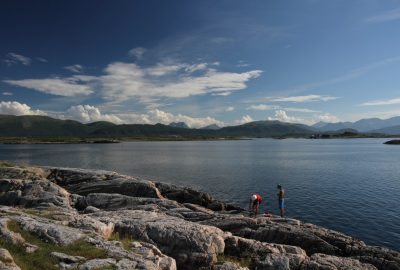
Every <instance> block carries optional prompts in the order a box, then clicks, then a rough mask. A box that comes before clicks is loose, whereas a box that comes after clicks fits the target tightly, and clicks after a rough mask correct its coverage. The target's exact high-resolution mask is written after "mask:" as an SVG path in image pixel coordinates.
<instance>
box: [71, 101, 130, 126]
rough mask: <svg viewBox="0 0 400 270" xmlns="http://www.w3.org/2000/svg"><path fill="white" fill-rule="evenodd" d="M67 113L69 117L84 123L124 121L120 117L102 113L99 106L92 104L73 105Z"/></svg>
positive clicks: (118, 122)
mask: <svg viewBox="0 0 400 270" xmlns="http://www.w3.org/2000/svg"><path fill="white" fill-rule="evenodd" d="M67 115H68V117H69V118H72V119H74V120H78V121H80V122H84V123H88V122H96V121H108V122H113V123H116V124H121V123H122V122H123V121H122V120H121V119H120V118H119V117H117V116H115V115H110V114H102V113H101V112H100V110H99V108H97V107H94V106H90V105H77V106H71V107H70V108H69V109H68V111H67Z"/></svg>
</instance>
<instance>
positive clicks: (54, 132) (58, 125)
mask: <svg viewBox="0 0 400 270" xmlns="http://www.w3.org/2000/svg"><path fill="white" fill-rule="evenodd" d="M344 132H351V133H357V132H363V133H382V134H388V135H397V134H399V135H400V117H393V118H390V119H386V120H382V119H378V118H371V119H362V120H360V121H357V122H354V123H351V122H340V123H323V122H320V123H317V124H315V125H313V126H311V127H310V126H307V125H302V124H292V123H284V122H280V121H254V122H250V123H247V124H243V125H238V126H228V127H222V128H221V127H219V126H217V125H209V126H206V127H203V128H201V129H194V128H188V125H186V124H185V123H184V122H178V123H171V124H169V125H163V124H155V125H149V124H129V125H128V124H123V125H117V124H113V123H110V122H105V121H100V122H93V123H89V124H83V123H80V122H78V121H73V120H60V119H54V118H51V117H47V116H37V115H25V116H12V115H0V137H171V136H172V137H178V138H179V137H184V138H221V137H281V136H295V137H300V136H308V135H311V134H316V133H331V134H339V133H344Z"/></svg>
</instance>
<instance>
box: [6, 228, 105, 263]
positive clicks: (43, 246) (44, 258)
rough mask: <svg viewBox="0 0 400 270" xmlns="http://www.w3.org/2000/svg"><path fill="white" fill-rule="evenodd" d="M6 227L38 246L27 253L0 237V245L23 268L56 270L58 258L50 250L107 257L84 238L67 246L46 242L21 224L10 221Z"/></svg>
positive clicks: (92, 256) (72, 254)
mask: <svg viewBox="0 0 400 270" xmlns="http://www.w3.org/2000/svg"><path fill="white" fill-rule="evenodd" d="M7 227H8V228H9V229H10V230H11V231H13V232H16V233H20V234H21V235H22V237H23V238H24V239H25V240H26V241H27V242H28V243H30V244H33V245H36V246H38V247H39V249H38V250H37V251H35V252H34V253H27V252H26V251H25V248H24V247H23V246H22V245H14V244H12V243H11V242H8V241H6V240H5V239H0V246H1V247H3V248H5V249H7V250H8V251H9V252H10V253H11V255H12V256H13V258H14V261H15V263H16V264H17V265H18V266H19V267H20V268H21V269H23V270H43V269H46V270H47V269H49V270H53V269H54V270H56V269H58V267H57V263H58V260H57V259H56V258H54V257H52V256H51V255H50V253H51V252H54V251H56V252H62V253H65V254H68V255H71V256H82V257H85V258H86V259H88V260H90V259H95V258H107V253H106V251H105V250H103V249H99V248H97V247H95V246H93V245H92V244H89V243H87V242H86V241H84V240H78V241H75V242H74V243H72V244H70V245H67V246H58V245H55V244H52V243H47V242H45V241H43V240H42V239H40V238H39V237H37V236H36V235H34V234H32V233H30V232H27V231H24V230H23V229H22V228H21V226H20V225H19V224H18V223H17V222H15V221H10V222H9V223H8V224H7Z"/></svg>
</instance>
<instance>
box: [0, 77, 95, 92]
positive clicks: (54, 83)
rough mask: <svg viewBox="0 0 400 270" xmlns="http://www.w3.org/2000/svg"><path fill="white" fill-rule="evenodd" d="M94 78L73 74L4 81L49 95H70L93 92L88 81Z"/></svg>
mask: <svg viewBox="0 0 400 270" xmlns="http://www.w3.org/2000/svg"><path fill="white" fill-rule="evenodd" d="M94 79H96V78H95V77H91V76H79V75H75V76H72V77H68V78H57V77H56V78H49V79H24V80H5V81H4V82H6V83H8V84H11V85H15V86H20V87H25V88H30V89H35V90H37V91H40V92H43V93H46V94H50V95H58V96H65V97H72V96H77V95H90V94H91V93H93V90H92V87H91V86H90V84H88V82H90V81H91V80H94Z"/></svg>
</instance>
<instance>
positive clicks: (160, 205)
mask: <svg viewBox="0 0 400 270" xmlns="http://www.w3.org/2000/svg"><path fill="white" fill-rule="evenodd" d="M0 187H1V190H2V192H1V193H0V228H2V229H3V230H0V233H1V234H3V236H4V235H10V234H12V233H11V232H10V230H8V234H7V228H6V227H4V224H7V222H11V221H12V222H16V223H17V225H18V224H19V225H18V226H20V227H21V228H22V229H23V230H24V231H25V232H24V233H30V234H34V235H36V236H37V235H40V236H41V237H43V238H44V239H48V240H49V239H51V240H49V241H55V242H56V243H57V244H61V245H62V244H65V245H69V244H71V243H60V241H62V239H61V238H60V239H57V235H58V236H59V235H64V236H65V235H66V234H67V232H70V231H71V230H72V231H73V234H77V235H79V236H80V238H79V239H85V241H86V242H90V243H95V244H94V246H95V247H96V248H101V247H103V248H104V247H105V246H107V245H108V246H110V245H114V244H116V245H119V244H117V243H114V242H119V243H122V244H121V245H123V243H124V241H125V242H129V247H130V248H128V251H129V250H130V251H131V253H129V254H126V251H127V250H125V251H123V250H120V253H121V254H122V253H123V254H124V255H123V256H122V255H121V254H119V255H120V256H122V257H123V258H125V261H124V262H126V263H127V261H126V260H128V261H130V263H133V262H136V263H144V265H145V264H146V263H150V262H148V261H146V259H144V258H143V257H141V256H139V255H138V254H137V252H136V251H132V247H131V246H132V245H134V244H133V243H135V241H139V243H140V245H141V248H143V247H145V248H147V249H151V250H153V251H152V252H153V255H155V254H154V252H155V251H154V248H156V249H157V250H158V251H157V252H156V253H158V255H157V256H158V259H157V260H156V259H155V258H154V256H153V259H154V261H157V262H158V264H156V266H154V267H155V268H148V269H176V268H177V269H306V270H307V269H326V268H323V267H325V266H326V265H330V266H332V268H330V269H343V267H347V268H346V269H384V270H386V269H387V270H389V269H400V253H399V252H398V251H394V250H390V249H387V248H383V247H375V246H368V245H366V244H365V243H364V242H363V241H361V240H358V239H355V238H353V237H350V236H347V235H345V234H343V233H340V232H336V231H333V230H329V229H325V228H322V227H319V226H316V225H313V224H309V223H303V222H301V221H300V220H295V219H290V218H283V219H282V218H278V217H272V218H265V217H258V218H256V219H254V218H249V217H247V216H246V213H247V211H245V210H244V209H243V208H240V207H238V206H235V205H232V204H227V203H224V202H222V201H219V200H217V199H214V198H212V197H211V196H210V195H209V194H207V193H205V192H200V191H197V190H194V189H191V188H186V187H181V186H176V185H172V184H167V183H161V182H155V181H149V180H146V179H142V178H136V177H132V176H127V175H121V174H118V173H116V172H110V171H100V170H87V169H77V168H58V167H45V166H43V167H34V166H16V165H13V164H11V163H1V164H0ZM78 221H79V222H78ZM4 222H5V223H4ZM60 222H61V223H60ZM1 224H3V225H1ZM27 224H36V225H37V226H34V225H32V226H28V225H27ZM1 226H3V227H1ZM43 226H45V227H46V226H47V227H48V226H50V227H51V228H52V230H53V231H52V232H51V231H48V230H47V231H46V233H44V234H43V232H42V233H40V232H41V231H42V230H41V229H40V228H43ZM87 230H89V232H90V235H88V234H87V232H86V231H87ZM53 234H55V235H53ZM116 234H118V237H117V236H116ZM114 238H118V239H116V241H110V239H114ZM73 239H75V238H73ZM26 240H27V239H26ZM76 240H77V239H76ZM133 240H135V241H133ZM25 242H27V241H25ZM26 244H28V243H26ZM29 244H30V243H29ZM125 244H126V243H125ZM0 245H1V242H0ZM135 245H137V244H135ZM150 246H152V248H149V247H150ZM39 248H40V247H39ZM114 249H117V247H115V246H114ZM133 249H134V248H133ZM150 253H151V252H150V251H149V254H150ZM12 255H14V257H15V258H14V259H15V261H14V262H16V261H18V258H19V257H18V256H19V255H18V254H11V256H12ZM67 255H69V256H72V255H71V254H67ZM106 257H107V258H98V260H100V259H101V260H102V261H101V262H102V263H106V262H107V263H106V264H107V265H110V267H111V266H113V267H114V266H115V267H117V268H118V267H120V266H121V265H122V262H121V261H122V259H120V257H118V256H116V254H112V253H108V254H107V255H106ZM150 257H151V256H150ZM118 258H119V259H118ZM57 260H59V261H58V263H59V264H60V263H61V262H62V261H61V259H57ZM143 260H144V261H143ZM89 262H91V263H94V262H93V260H92V261H91V260H89V259H88V258H86V260H84V259H81V261H79V260H77V262H75V263H74V264H75V266H76V267H78V266H79V267H80V266H81V265H84V264H87V263H89ZM0 263H1V260H0ZM64 263H65V262H64ZM161 265H164V266H165V267H164V266H163V267H161ZM228 266H229V267H230V268H226V267H228ZM278 266H282V268H268V267H278ZM240 267H241V268H240ZM285 267H286V268H285ZM111 269H114V268H111ZM118 269H129V268H121V267H120V268H118ZM145 269H147V268H145Z"/></svg>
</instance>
